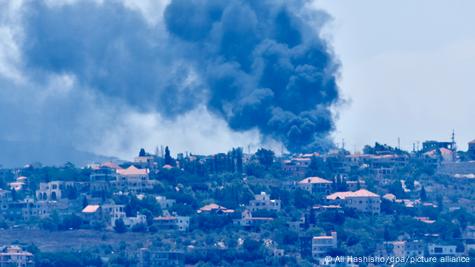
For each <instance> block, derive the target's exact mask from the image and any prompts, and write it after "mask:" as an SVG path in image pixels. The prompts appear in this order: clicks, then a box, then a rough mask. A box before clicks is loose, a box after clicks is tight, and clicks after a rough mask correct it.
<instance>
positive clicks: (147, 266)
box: [138, 248, 185, 267]
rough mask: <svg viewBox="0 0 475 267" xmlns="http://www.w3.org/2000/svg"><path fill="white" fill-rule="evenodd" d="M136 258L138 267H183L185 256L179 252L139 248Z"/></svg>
mask: <svg viewBox="0 0 475 267" xmlns="http://www.w3.org/2000/svg"><path fill="white" fill-rule="evenodd" d="M138 256H139V257H138V258H139V259H138V266H139V267H156V266H170V267H171V266H178V267H179V266H185V254H184V253H183V252H180V251H158V250H154V249H149V248H141V249H140V251H139V255H138Z"/></svg>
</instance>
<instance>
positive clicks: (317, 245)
mask: <svg viewBox="0 0 475 267" xmlns="http://www.w3.org/2000/svg"><path fill="white" fill-rule="evenodd" d="M337 246H338V240H337V234H336V232H331V235H329V236H314V237H313V238H312V257H313V258H314V259H319V258H321V257H322V256H324V255H325V254H326V253H327V252H329V251H330V250H331V249H334V248H337Z"/></svg>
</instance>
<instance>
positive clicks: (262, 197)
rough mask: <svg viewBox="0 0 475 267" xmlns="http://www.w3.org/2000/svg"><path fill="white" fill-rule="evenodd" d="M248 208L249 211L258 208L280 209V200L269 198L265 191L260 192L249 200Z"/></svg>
mask: <svg viewBox="0 0 475 267" xmlns="http://www.w3.org/2000/svg"><path fill="white" fill-rule="evenodd" d="M248 208H249V210H250V211H251V212H254V211H258V210H272V211H280V200H276V199H270V195H268V194H266V192H261V193H260V194H259V195H255V196H254V199H253V200H251V201H249V206H248Z"/></svg>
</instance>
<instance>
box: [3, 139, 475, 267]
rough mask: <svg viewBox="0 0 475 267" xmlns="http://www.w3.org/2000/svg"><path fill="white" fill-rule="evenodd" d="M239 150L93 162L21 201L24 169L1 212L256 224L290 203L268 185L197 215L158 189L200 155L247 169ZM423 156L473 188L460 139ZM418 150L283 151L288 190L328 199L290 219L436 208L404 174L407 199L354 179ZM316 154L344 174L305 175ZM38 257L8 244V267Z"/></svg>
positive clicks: (317, 250) (397, 244) (330, 237)
mask: <svg viewBox="0 0 475 267" xmlns="http://www.w3.org/2000/svg"><path fill="white" fill-rule="evenodd" d="M236 153H241V152H235V151H233V153H228V154H222V155H221V154H219V156H217V155H215V156H214V157H199V156H192V155H190V156H187V157H186V158H185V157H184V156H183V155H182V156H181V157H179V159H177V161H176V165H175V166H172V165H169V164H165V165H161V167H160V168H158V165H157V162H156V161H155V160H154V157H153V156H150V155H147V154H145V155H140V156H139V157H137V158H135V160H134V162H133V164H130V165H128V166H127V165H126V166H127V167H121V166H119V165H118V164H116V163H113V162H105V163H102V164H92V165H90V166H88V167H89V169H90V171H91V173H90V176H89V180H88V181H82V182H77V181H49V182H42V183H39V184H38V185H37V188H36V191H34V192H30V193H29V194H26V195H27V197H24V198H21V200H18V199H17V198H16V196H15V194H16V192H22V190H25V189H26V188H28V186H27V185H28V184H29V180H28V177H25V176H18V177H17V178H16V179H15V180H14V181H13V182H10V183H9V184H8V185H9V187H10V188H11V189H13V190H6V189H0V217H2V218H6V219H10V220H24V221H30V220H37V219H39V220H41V219H46V218H49V217H51V216H53V215H55V214H56V215H59V216H61V215H69V214H78V215H79V216H80V217H81V219H82V223H83V224H85V225H89V226H90V227H91V228H95V227H96V226H98V227H99V226H100V227H101V229H107V230H114V229H115V228H116V227H117V223H118V222H121V223H123V225H124V226H125V227H127V228H133V227H135V226H138V225H150V224H151V223H152V224H153V225H154V226H155V227H156V229H157V230H172V231H179V232H186V231H188V230H189V229H190V221H191V220H192V218H193V216H197V217H199V216H205V215H209V214H212V215H218V216H223V217H225V216H228V217H229V218H230V219H231V220H232V222H233V223H234V224H235V225H237V226H239V227H241V228H242V229H245V230H256V229H259V228H260V227H261V225H263V224H266V223H268V222H270V221H273V220H275V218H276V217H277V215H278V214H280V212H281V209H282V203H281V200H280V199H273V198H272V197H271V195H270V194H269V193H268V192H260V193H259V194H255V195H254V198H253V199H251V200H250V201H249V202H248V203H242V204H241V205H240V206H239V208H237V209H236V210H235V209H229V208H226V207H224V206H222V205H220V204H218V203H209V204H206V205H204V206H202V207H201V208H199V209H197V210H196V211H195V214H194V215H191V216H182V215H180V214H177V213H176V212H173V211H172V210H173V209H172V207H174V205H175V203H176V201H175V200H174V199H169V198H167V197H165V196H161V195H157V194H152V193H150V192H151V191H152V190H153V189H154V187H155V186H156V185H157V183H158V181H157V180H155V179H152V178H151V173H154V172H157V171H158V170H159V169H173V168H182V169H183V168H187V167H186V166H185V165H186V164H188V165H187V166H188V168H195V167H193V166H194V165H193V162H192V161H193V160H194V161H200V162H204V163H205V164H206V166H207V168H209V169H214V170H216V169H223V170H229V169H232V170H240V168H242V166H240V164H242V159H241V160H237V159H236V157H237V156H236ZM423 155H424V156H425V159H426V160H428V161H431V162H432V161H434V162H437V164H438V167H439V168H438V171H439V173H443V174H447V175H450V176H451V177H454V179H458V180H457V181H458V182H457V183H456V184H457V188H456V189H454V190H465V191H467V190H468V191H470V190H471V189H470V188H473V183H471V181H474V180H473V179H475V161H463V162H461V161H458V160H457V157H456V154H455V148H454V143H452V142H435V141H428V142H425V143H424V144H423ZM468 155H473V156H474V159H475V141H474V142H471V143H470V144H469V151H468ZM240 156H242V157H243V158H244V162H246V161H251V160H252V159H251V158H250V157H247V158H246V155H242V154H241V155H240ZM411 156H412V155H410V154H407V153H399V152H398V151H394V150H388V151H383V152H381V151H380V152H378V153H373V154H345V153H343V154H342V153H327V154H318V153H312V154H299V155H294V156H292V157H288V158H287V157H283V158H282V159H281V160H280V161H279V163H280V166H281V168H282V170H283V171H284V172H286V173H287V174H288V175H289V177H298V178H297V179H295V181H292V182H286V183H284V184H283V187H284V188H285V189H287V190H303V191H306V192H308V193H309V194H311V195H313V196H317V197H318V198H319V199H320V200H321V201H320V203H321V204H319V205H315V206H313V207H312V208H310V209H308V210H306V211H305V212H304V214H301V217H298V218H286V219H285V220H286V224H287V226H288V227H289V228H290V229H293V230H295V231H297V232H298V231H300V230H303V229H305V227H308V225H311V224H313V223H315V221H316V218H317V217H318V215H319V214H321V213H324V212H328V211H331V212H335V213H341V214H344V213H345V211H347V210H351V211H353V212H356V213H360V214H366V215H369V216H378V215H379V214H380V213H381V205H382V202H383V201H387V202H391V203H397V204H401V205H403V206H404V207H405V208H409V209H410V208H416V207H427V208H433V209H436V208H437V207H438V204H436V203H433V202H429V201H426V200H424V199H420V198H419V197H414V194H412V195H411V194H410V193H411V190H410V189H408V187H407V185H406V184H405V181H404V180H400V182H401V187H402V188H403V190H404V192H406V193H409V194H408V195H409V196H412V197H408V198H406V199H399V198H397V197H396V196H395V195H394V194H391V193H386V192H385V193H386V194H384V195H383V194H382V196H380V195H379V194H377V193H375V192H371V191H370V190H369V189H368V187H367V185H366V182H365V180H363V179H360V178H357V179H348V177H347V176H346V175H345V174H347V173H350V172H351V171H352V170H355V169H361V168H364V169H367V170H368V173H370V174H371V175H374V176H375V177H379V178H381V179H380V180H379V182H380V183H384V180H385V177H390V176H391V175H393V174H394V172H395V171H396V170H398V169H401V168H403V167H405V166H407V164H408V162H409V160H410V157H411ZM315 158H318V159H321V160H323V161H324V162H325V164H327V166H330V167H331V169H332V170H333V171H334V172H335V173H340V175H338V176H336V177H334V178H332V179H331V180H330V179H325V178H322V177H317V176H310V177H305V175H306V174H307V173H308V170H309V168H310V166H311V164H312V161H313V160H315ZM180 160H181V161H180ZM190 160H191V163H190ZM190 166H191V167H190ZM470 175H473V177H471V176H470ZM392 181H394V179H392ZM465 183H466V184H465ZM454 184H455V183H454ZM425 186H426V189H427V190H428V191H437V190H441V188H438V187H437V186H440V185H438V184H434V185H432V184H430V183H429V184H425ZM371 188H373V187H371ZM412 188H413V189H412V190H414V191H418V192H419V191H421V190H422V188H421V185H420V183H418V181H415V183H414V186H413V187H412ZM373 189H374V188H373ZM373 191H377V190H373ZM468 191H467V192H468ZM79 192H81V193H79ZM85 192H86V193H85ZM457 192H458V191H457ZM467 192H465V193H467ZM128 194H132V195H134V196H136V197H137V198H138V199H144V198H146V197H147V198H148V197H152V198H154V200H155V202H156V204H157V205H159V206H160V210H161V214H160V216H156V217H154V218H152V222H150V218H147V216H146V214H142V213H141V212H140V211H137V212H135V213H134V214H128V212H126V205H123V204H120V203H115V202H114V201H113V200H112V199H113V198H111V196H113V195H116V196H121V195H128ZM414 219H416V220H418V221H420V222H423V223H426V224H433V223H435V221H434V220H433V219H430V218H428V217H414ZM463 242H464V247H463V250H461V249H460V248H459V247H458V246H457V245H455V244H439V243H437V242H433V243H431V242H427V243H426V242H423V241H420V240H410V239H405V240H395V241H390V242H383V243H381V244H377V249H376V252H375V256H381V257H383V256H384V257H385V256H397V257H403V256H422V255H426V256H457V255H467V253H468V251H469V250H470V249H475V226H468V227H467V228H466V229H465V230H464V233H463ZM338 244H339V243H338V233H337V232H336V231H331V232H328V233H326V234H323V235H318V236H313V237H312V238H311V240H310V241H309V243H308V246H307V247H308V248H307V249H308V250H310V251H311V257H312V258H313V259H314V260H315V261H316V262H318V263H320V264H322V265H331V264H332V263H331V262H330V263H329V262H325V257H324V256H325V255H328V253H330V252H332V250H336V249H337V248H338ZM266 247H267V248H268V252H269V253H270V255H272V256H273V257H282V256H284V255H287V254H286V253H287V252H286V251H285V250H284V249H282V248H279V246H278V244H276V243H275V242H273V241H272V240H268V242H267V243H266ZM183 258H184V252H179V251H178V252H177V251H172V252H170V251H160V250H158V251H157V250H153V249H148V248H144V249H142V250H141V251H140V253H139V266H149V264H150V262H167V261H168V262H176V263H177V265H180V264H182V262H183ZM32 259H33V258H32V255H31V253H29V252H26V251H22V250H21V248H19V247H17V246H10V247H0V267H1V266H12V265H7V263H9V262H18V265H15V266H32V265H31V264H32ZM29 264H30V265H29Z"/></svg>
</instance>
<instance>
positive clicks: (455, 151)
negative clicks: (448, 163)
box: [451, 129, 457, 161]
mask: <svg viewBox="0 0 475 267" xmlns="http://www.w3.org/2000/svg"><path fill="white" fill-rule="evenodd" d="M451 149H452V161H456V160H457V143H455V130H454V129H452V147H451Z"/></svg>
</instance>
